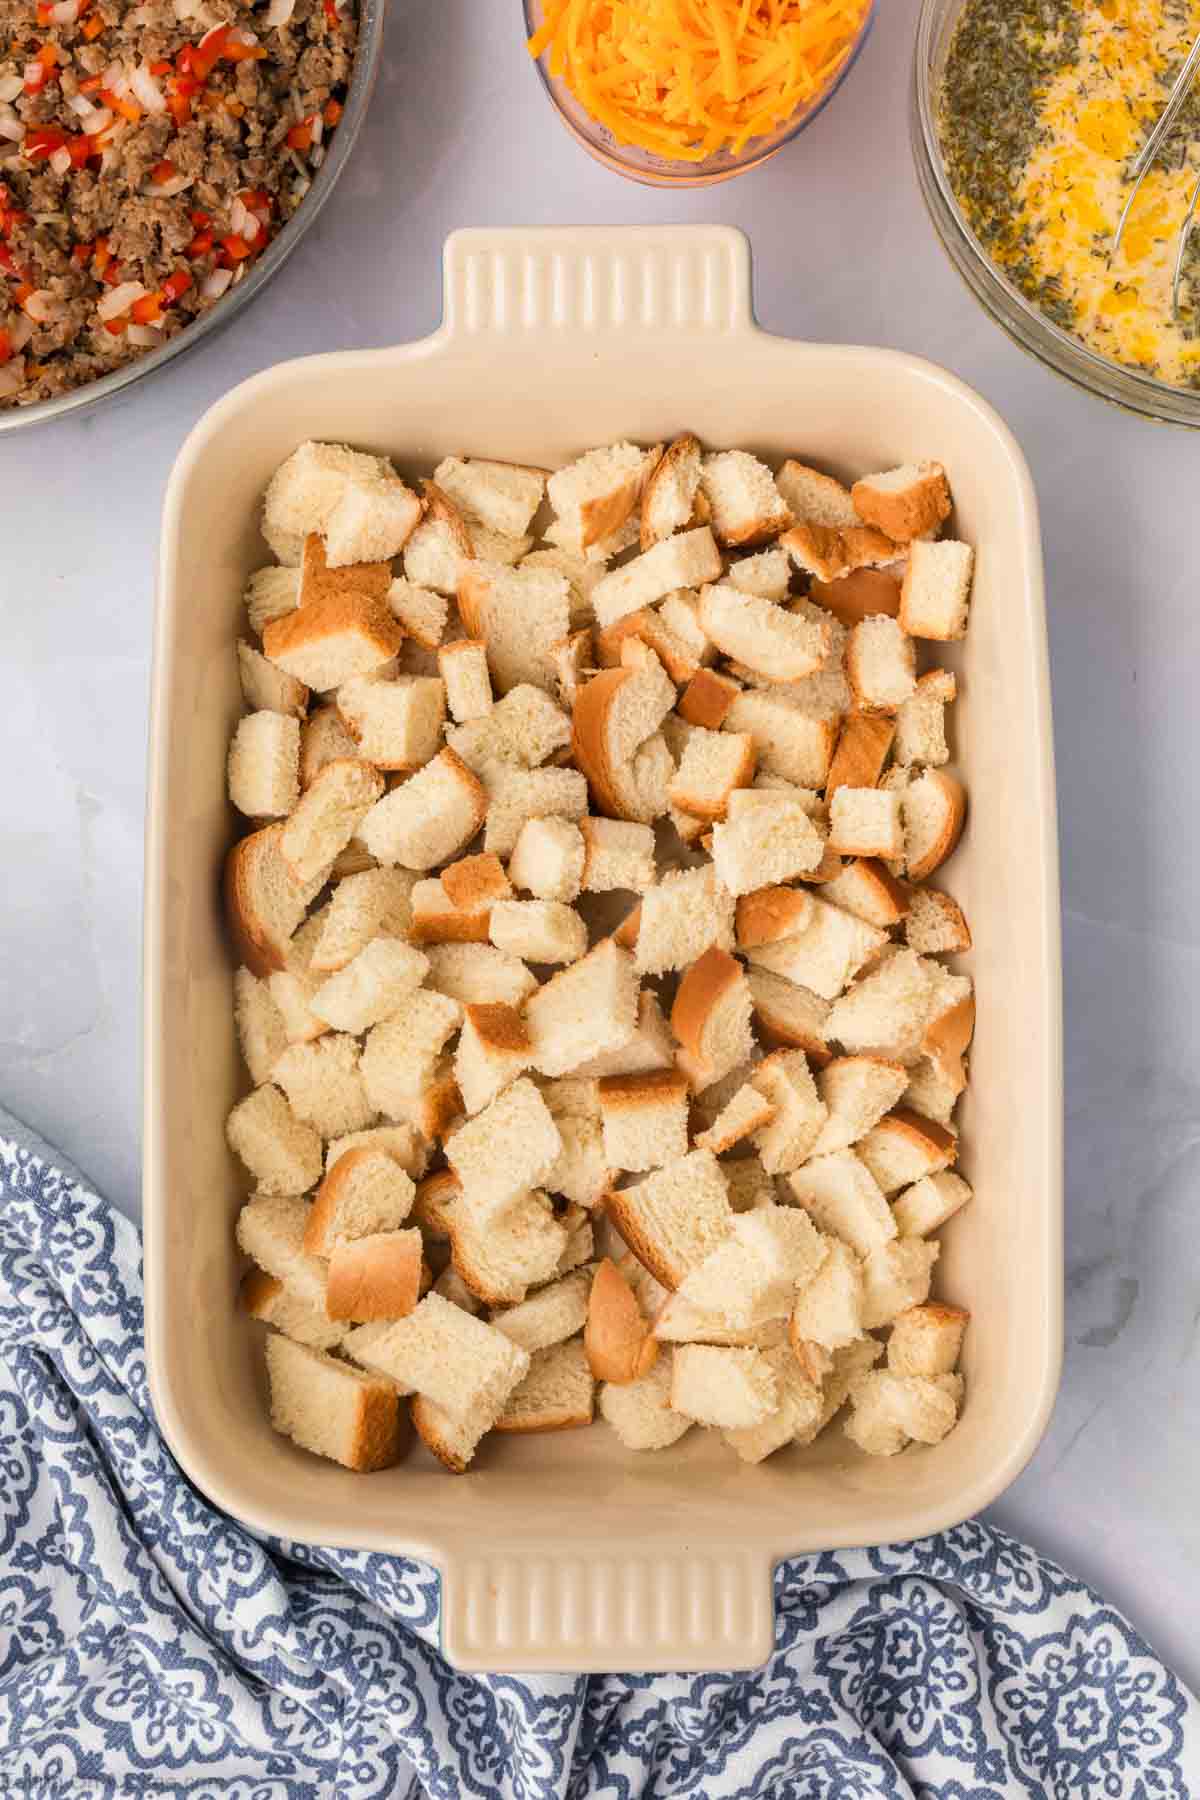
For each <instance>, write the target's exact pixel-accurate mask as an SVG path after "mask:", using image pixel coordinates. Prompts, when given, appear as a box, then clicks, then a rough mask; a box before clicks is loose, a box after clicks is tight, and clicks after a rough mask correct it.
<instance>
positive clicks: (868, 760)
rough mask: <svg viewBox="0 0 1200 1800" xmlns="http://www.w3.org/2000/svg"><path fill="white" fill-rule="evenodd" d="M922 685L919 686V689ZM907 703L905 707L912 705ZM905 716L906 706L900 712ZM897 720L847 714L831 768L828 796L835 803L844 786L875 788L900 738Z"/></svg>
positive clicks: (827, 788)
mask: <svg viewBox="0 0 1200 1800" xmlns="http://www.w3.org/2000/svg"><path fill="white" fill-rule="evenodd" d="M919 686H920V683H918V687H919ZM911 704H912V702H911V701H907V700H906V701H905V703H904V705H905V706H909V705H911ZM900 711H901V713H903V711H904V707H901V709H900ZM896 731H897V720H896V719H895V718H893V717H892V716H891V715H890V714H887V713H866V712H852V713H847V715H846V717H845V718H844V719H843V720H842V729H841V735H840V736H839V738H838V741H837V749H836V750H835V751H834V754H833V761H832V763H831V764H830V766H829V779H828V781H827V782H826V784H825V785H826V794H827V796H828V797H829V798H830V799H831V800H832V798H833V797H834V795H835V794H836V793H837V790H838V789H839V788H841V787H851V788H873V787H875V786H876V785H877V783H878V782H879V779H880V777H881V776H882V774H883V771H884V766H885V764H886V762H887V759H888V752H889V751H890V750H891V747H892V740H893V739H894V738H895V736H896Z"/></svg>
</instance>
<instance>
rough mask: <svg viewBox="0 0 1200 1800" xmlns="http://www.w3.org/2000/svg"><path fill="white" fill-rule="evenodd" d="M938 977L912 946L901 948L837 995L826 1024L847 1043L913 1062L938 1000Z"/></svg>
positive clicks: (830, 1032) (854, 1048) (908, 1063)
mask: <svg viewBox="0 0 1200 1800" xmlns="http://www.w3.org/2000/svg"><path fill="white" fill-rule="evenodd" d="M933 991H934V990H933V977H932V975H931V974H930V971H929V969H928V967H927V966H926V965H925V964H924V963H923V962H922V961H921V958H920V957H919V956H917V955H915V954H914V952H913V951H911V950H897V951H896V952H895V953H894V954H892V955H890V956H888V957H886V958H884V959H881V961H880V963H879V966H878V968H876V969H872V970H870V971H869V972H868V973H867V974H866V975H864V976H863V978H862V979H861V981H857V982H856V983H855V984H854V986H853V987H852V988H851V989H850V991H849V993H846V994H843V995H842V996H841V998H840V999H838V1000H835V1002H834V1004H833V1007H832V1009H831V1011H830V1014H829V1017H828V1019H827V1020H826V1029H827V1031H828V1035H829V1036H830V1037H831V1038H834V1039H836V1041H837V1042H838V1043H840V1044H841V1045H842V1047H843V1049H845V1050H847V1051H850V1052H851V1053H857V1052H866V1053H872V1052H873V1053H874V1054H876V1055H879V1056H885V1057H888V1058H891V1059H893V1060H894V1061H896V1062H902V1063H904V1064H905V1065H906V1066H911V1065H912V1064H913V1063H915V1062H916V1060H917V1058H918V1056H919V1055H920V1054H921V1040H922V1037H923V1034H924V1031H925V1025H926V1021H927V1020H928V1017H929V1011H930V1008H931V1006H932V1004H933Z"/></svg>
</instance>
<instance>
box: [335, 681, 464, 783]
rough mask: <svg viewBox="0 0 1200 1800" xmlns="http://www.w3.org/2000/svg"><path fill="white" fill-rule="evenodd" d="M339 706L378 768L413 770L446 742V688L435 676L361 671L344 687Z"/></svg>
mask: <svg viewBox="0 0 1200 1800" xmlns="http://www.w3.org/2000/svg"><path fill="white" fill-rule="evenodd" d="M337 709H338V712H339V713H340V714H341V717H342V720H343V723H344V724H345V726H346V729H347V730H348V731H349V732H350V735H351V736H352V737H353V739H354V741H355V743H356V744H357V746H358V754H359V755H360V756H362V757H365V758H366V760H367V761H368V762H372V763H374V764H375V766H376V768H379V769H396V770H400V771H403V772H404V773H411V772H412V771H413V770H414V769H419V768H421V767H423V766H424V764H425V763H427V762H429V761H431V759H432V758H433V757H434V756H435V755H436V754H437V752H438V750H439V749H440V747H441V741H442V726H443V724H444V723H445V719H446V690H445V688H444V686H443V685H442V683H441V681H439V680H437V679H435V678H433V677H429V676H419V675H397V676H395V677H394V678H385V677H381V676H379V675H359V676H356V677H355V678H354V679H353V680H352V681H347V682H345V683H343V685H342V686H341V687H340V688H339V689H338V691H337Z"/></svg>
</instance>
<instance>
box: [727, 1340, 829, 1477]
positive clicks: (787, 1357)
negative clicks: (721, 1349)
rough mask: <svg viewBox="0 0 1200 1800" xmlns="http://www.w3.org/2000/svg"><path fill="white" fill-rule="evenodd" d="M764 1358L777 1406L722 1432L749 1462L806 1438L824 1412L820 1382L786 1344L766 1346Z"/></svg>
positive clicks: (754, 1461) (756, 1461)
mask: <svg viewBox="0 0 1200 1800" xmlns="http://www.w3.org/2000/svg"><path fill="white" fill-rule="evenodd" d="M762 1360H763V1361H764V1362H765V1363H766V1364H767V1365H768V1366H769V1368H770V1369H771V1370H772V1372H773V1373H774V1376H775V1383H776V1386H775V1402H776V1403H775V1410H774V1411H773V1412H772V1413H771V1414H770V1415H769V1416H768V1417H767V1418H766V1419H764V1420H763V1421H762V1423H761V1424H759V1425H748V1426H740V1427H734V1428H733V1429H731V1430H727V1431H725V1432H723V1433H722V1436H723V1437H724V1439H725V1442H726V1443H727V1444H728V1445H729V1446H730V1448H731V1449H733V1450H735V1451H736V1452H737V1454H738V1456H739V1457H740V1459H741V1460H742V1462H746V1463H759V1462H762V1461H763V1460H764V1459H765V1458H766V1457H768V1456H771V1455H773V1454H774V1452H775V1451H776V1450H781V1449H782V1448H783V1447H784V1445H785V1444H790V1443H794V1442H796V1440H797V1439H804V1438H805V1437H806V1436H807V1435H808V1434H809V1433H811V1432H813V1431H814V1430H816V1429H817V1428H818V1426H819V1422H820V1418H821V1412H822V1395H821V1389H820V1386H819V1385H818V1384H817V1383H816V1382H814V1381H812V1380H811V1379H810V1378H809V1376H808V1375H807V1374H806V1373H805V1371H804V1369H803V1368H802V1367H801V1366H800V1363H799V1362H798V1361H797V1359H796V1357H795V1356H794V1355H793V1354H792V1352H791V1350H790V1349H789V1348H788V1346H787V1345H786V1344H779V1345H776V1346H774V1347H773V1348H771V1349H766V1350H764V1351H763V1352H762Z"/></svg>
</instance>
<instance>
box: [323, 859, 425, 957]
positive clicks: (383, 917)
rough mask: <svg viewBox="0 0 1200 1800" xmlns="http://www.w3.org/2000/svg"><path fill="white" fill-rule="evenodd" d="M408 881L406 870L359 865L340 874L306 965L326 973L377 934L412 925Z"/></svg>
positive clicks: (394, 933)
mask: <svg viewBox="0 0 1200 1800" xmlns="http://www.w3.org/2000/svg"><path fill="white" fill-rule="evenodd" d="M414 882H415V877H414V876H413V874H412V873H411V872H410V871H409V870H407V869H365V870H363V872H362V873H361V874H358V875H347V876H345V877H343V879H342V880H340V881H339V882H338V883H337V885H336V886H335V887H334V890H333V893H332V895H331V896H330V900H329V906H328V908H327V909H326V910H325V912H324V916H323V923H322V929H321V933H320V935H319V937H318V938H317V941H316V944H315V945H314V947H313V952H312V958H311V966H312V968H313V969H314V970H316V971H318V972H319V973H325V974H332V973H334V972H335V971H336V970H338V969H344V968H345V967H346V966H347V965H348V964H349V963H351V962H353V960H354V958H355V957H356V956H357V955H358V954H359V952H360V951H362V950H365V949H366V947H367V945H368V944H370V943H373V942H374V941H375V940H376V939H377V938H381V937H383V938H396V939H400V938H403V937H405V936H406V934H407V932H408V929H409V926H410V925H411V923H412V892H413V886H414Z"/></svg>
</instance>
